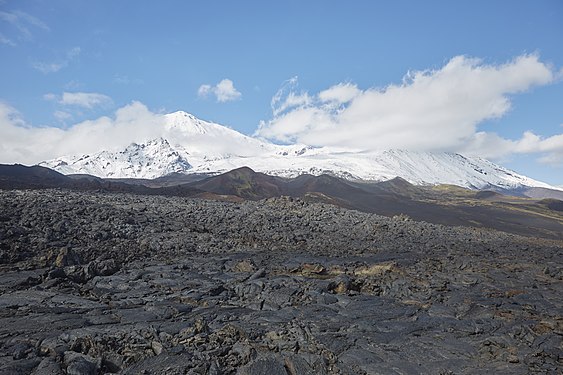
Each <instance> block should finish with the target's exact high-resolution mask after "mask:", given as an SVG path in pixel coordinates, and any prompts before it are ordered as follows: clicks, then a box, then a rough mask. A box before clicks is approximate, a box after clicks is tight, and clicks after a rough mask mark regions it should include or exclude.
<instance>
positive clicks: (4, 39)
mask: <svg viewBox="0 0 563 375" xmlns="http://www.w3.org/2000/svg"><path fill="white" fill-rule="evenodd" d="M0 44H7V45H9V46H11V47H15V46H16V43H15V42H14V41H12V40H11V39H10V38H8V37H6V36H4V34H2V33H0Z"/></svg>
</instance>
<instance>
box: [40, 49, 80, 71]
mask: <svg viewBox="0 0 563 375" xmlns="http://www.w3.org/2000/svg"><path fill="white" fill-rule="evenodd" d="M81 51H82V50H81V49H80V47H73V48H71V49H70V50H68V51H67V52H66V54H65V57H64V58H63V59H60V60H59V61H57V62H40V61H35V62H33V63H32V64H31V66H32V67H33V68H34V69H35V70H38V71H40V72H41V73H43V74H49V73H56V72H58V71H59V70H61V69H63V68H66V67H67V66H68V65H69V64H70V63H71V62H73V61H74V60H76V59H77V58H78V56H79V55H80V52H81Z"/></svg>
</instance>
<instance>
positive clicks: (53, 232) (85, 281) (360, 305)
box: [0, 189, 563, 375]
mask: <svg viewBox="0 0 563 375" xmlns="http://www.w3.org/2000/svg"><path fill="white" fill-rule="evenodd" d="M485 198H489V197H485ZM0 212H1V215H0V252H1V253H0V259H1V260H2V263H3V264H2V265H0V373H9V374H16V373H17V374H31V373H33V374H64V373H67V374H104V373H121V374H141V373H150V374H252V375H258V374H265V373H268V374H271V375H278V374H281V375H296V374H374V373H378V374H379V373H381V374H397V373H417V374H418V373H422V374H438V373H465V374H473V373H474V374H482V373H487V372H488V373H504V374H522V373H553V374H556V373H558V372H560V371H561V368H563V362H562V358H563V350H562V346H563V320H562V318H561V312H562V311H563V310H562V309H563V283H562V280H563V270H562V269H563V265H562V259H563V243H562V242H561V241H549V240H541V239H533V238H527V237H521V236H516V235H511V234H507V233H502V232H497V231H491V230H481V229H477V228H464V227H447V226H442V225H437V224H429V223H425V222H416V221H413V220H410V219H409V218H408V217H406V216H404V215H400V216H395V217H392V218H389V217H383V216H378V215H374V214H369V213H362V212H359V211H354V210H347V209H343V208H339V207H337V206H334V205H327V204H322V203H311V202H306V201H303V200H302V199H298V198H290V197H283V198H269V199H266V200H261V201H244V202H238V203H233V202H220V201H208V200H201V199H191V198H183V197H163V196H144V195H132V194H122V193H100V192H77V191H70V190H53V189H51V190H26V191H18V190H11V191H0Z"/></svg>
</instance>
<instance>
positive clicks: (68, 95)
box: [43, 92, 113, 109]
mask: <svg viewBox="0 0 563 375" xmlns="http://www.w3.org/2000/svg"><path fill="white" fill-rule="evenodd" d="M43 99H45V100H48V101H55V102H57V103H58V104H61V105H63V106H74V107H82V108H88V109H91V108H94V107H98V106H107V105H110V104H111V103H113V101H112V100H111V98H110V97H109V96H107V95H104V94H99V93H95V92H63V94H62V95H60V96H59V95H56V94H53V93H48V94H45V95H43Z"/></svg>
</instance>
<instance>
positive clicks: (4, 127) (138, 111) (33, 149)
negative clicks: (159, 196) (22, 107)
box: [0, 102, 164, 164]
mask: <svg viewBox="0 0 563 375" xmlns="http://www.w3.org/2000/svg"><path fill="white" fill-rule="evenodd" d="M63 116H64V115H63ZM163 121H164V118H163V116H162V115H158V114H155V113H152V112H151V111H149V110H148V109H147V107H145V106H144V105H143V104H141V103H139V102H133V103H131V104H129V105H127V106H125V107H123V108H120V109H118V110H117V111H116V112H115V115H114V116H113V117H106V116H104V117H100V118H98V119H96V120H92V121H84V122H82V123H79V124H76V125H73V126H70V127H69V128H67V129H60V128H56V127H31V126H29V125H27V124H26V123H25V121H24V120H23V119H22V117H21V115H20V114H19V113H18V112H17V111H16V110H15V109H14V108H13V107H11V106H9V105H7V104H5V103H2V102H0V134H2V137H0V163H24V164H36V163H38V162H41V161H43V160H48V159H53V158H55V157H58V156H61V155H75V154H83V153H92V152H97V151H100V150H101V149H112V150H117V149H120V148H123V147H125V146H127V145H129V144H130V143H131V142H143V141H146V140H148V139H152V138H156V137H159V136H161V135H162V129H163V125H164V122H163Z"/></svg>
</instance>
